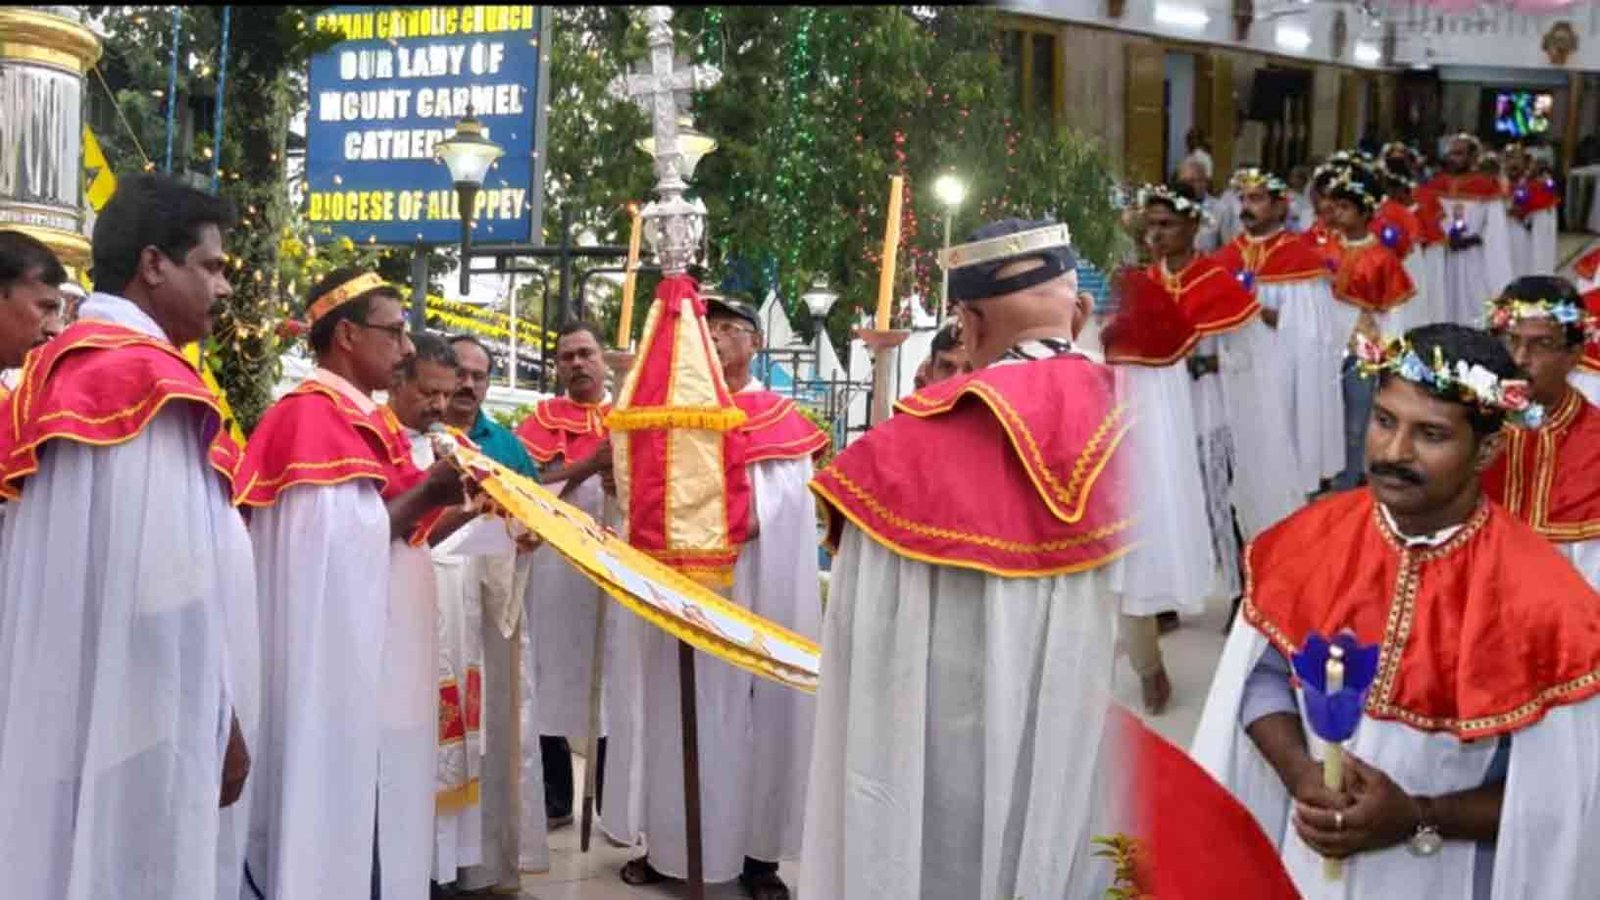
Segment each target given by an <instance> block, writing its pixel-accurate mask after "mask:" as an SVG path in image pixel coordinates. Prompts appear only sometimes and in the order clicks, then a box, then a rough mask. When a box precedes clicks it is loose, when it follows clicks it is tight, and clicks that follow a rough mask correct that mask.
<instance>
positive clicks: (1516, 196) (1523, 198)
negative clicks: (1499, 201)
mask: <svg viewBox="0 0 1600 900" xmlns="http://www.w3.org/2000/svg"><path fill="white" fill-rule="evenodd" d="M1511 202H1512V203H1515V204H1516V205H1518V206H1527V205H1528V189H1527V188H1526V187H1524V186H1522V185H1520V184H1519V185H1517V189H1516V190H1514V191H1512V192H1511Z"/></svg>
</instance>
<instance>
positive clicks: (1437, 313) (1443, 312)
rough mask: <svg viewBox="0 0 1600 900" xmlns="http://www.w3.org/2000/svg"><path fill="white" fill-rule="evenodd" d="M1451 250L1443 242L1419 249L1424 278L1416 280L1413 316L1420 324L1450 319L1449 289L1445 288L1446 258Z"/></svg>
mask: <svg viewBox="0 0 1600 900" xmlns="http://www.w3.org/2000/svg"><path fill="white" fill-rule="evenodd" d="M1449 252H1450V251H1449V250H1447V249H1445V247H1444V245H1443V244H1434V245H1433V246H1431V247H1422V248H1420V249H1419V250H1418V251H1417V253H1418V254H1419V257H1418V258H1419V260H1420V261H1421V265H1420V267H1419V268H1420V270H1421V273H1422V280H1421V281H1419V282H1416V288H1417V295H1416V296H1415V297H1413V298H1411V303H1412V304H1414V308H1413V310H1412V318H1413V321H1415V322H1417V323H1418V324H1423V325H1432V324H1433V323H1435V322H1448V321H1450V304H1449V299H1448V298H1449V291H1448V290H1447V289H1446V288H1445V279H1444V260H1445V256H1446V254H1448V253H1449ZM1408 271H1409V270H1408ZM1413 280H1414V281H1415V278H1414V277H1413Z"/></svg>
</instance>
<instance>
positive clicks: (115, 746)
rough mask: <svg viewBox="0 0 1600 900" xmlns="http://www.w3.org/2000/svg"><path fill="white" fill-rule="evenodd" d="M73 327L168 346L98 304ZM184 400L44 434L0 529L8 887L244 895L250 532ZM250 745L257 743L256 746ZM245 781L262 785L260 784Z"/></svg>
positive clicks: (2, 781)
mask: <svg viewBox="0 0 1600 900" xmlns="http://www.w3.org/2000/svg"><path fill="white" fill-rule="evenodd" d="M82 315H83V318H89V319H107V320H112V321H117V322H119V323H121V324H124V325H128V326H130V327H133V328H135V329H137V330H140V331H143V332H145V333H146V334H149V335H151V336H152V337H158V338H162V337H164V336H163V334H162V332H161V330H160V328H159V327H158V326H157V325H156V324H155V323H154V322H153V321H152V320H150V319H149V318H148V317H147V316H145V314H144V313H143V312H141V311H139V310H138V309H137V308H136V307H134V306H133V305H132V304H131V303H128V302H127V301H125V300H122V299H120V298H110V297H106V296H104V295H99V294H96V295H94V296H93V297H91V298H90V299H89V300H88V301H86V302H85V304H84V309H83V313H82ZM199 415H200V414H199V413H198V411H197V409H196V408H195V407H194V405H193V404H189V403H181V402H179V403H172V404H170V405H168V406H167V407H166V408H165V409H163V410H162V411H161V412H159V413H158V414H156V416H155V417H154V418H153V419H152V420H151V421H150V423H149V424H148V425H147V426H146V427H145V429H144V430H143V431H142V432H141V433H140V434H139V436H137V437H135V438H133V439H132V440H129V441H126V442H124V443H120V444H116V445H112V446H105V447H98V446H90V445H87V444H81V443H75V442H71V441H67V440H60V439H58V440H54V441H51V442H50V443H48V444H46V445H45V447H44V448H43V450H42V451H41V453H40V465H39V470H38V471H37V472H36V473H34V474H33V475H31V476H29V477H28V479H27V481H26V482H25V484H24V487H23V497H22V499H21V501H19V502H16V503H11V504H7V506H8V507H9V508H8V510H7V513H6V516H5V521H4V526H3V529H0V798H3V800H0V848H3V849H0V886H3V887H0V892H4V893H5V895H6V896H8V897H16V898H24V897H27V898H34V897H38V898H46V897H48V898H66V900H102V898H113V897H114V898H127V900H143V898H149V900H158V898H159V900H165V898H171V897H195V898H210V897H224V896H226V897H229V898H230V900H231V898H232V897H236V896H238V891H239V878H240V874H241V861H242V858H243V846H242V844H241V843H240V842H239V840H238V837H237V835H238V833H239V832H238V829H237V823H236V822H235V819H237V818H238V817H239V816H241V815H246V814H247V813H246V812H245V810H246V809H247V807H248V802H249V800H248V798H249V790H248V782H247V790H246V794H245V797H244V798H242V799H241V800H240V802H239V804H236V805H235V806H233V807H231V808H229V809H228V810H220V811H219V810H218V808H217V798H218V794H219V791H220V788H221V783H222V777H221V776H222V763H223V754H224V751H225V750H226V748H227V743H228V736H229V727H230V721H231V720H230V714H231V713H237V715H238V717H239V722H240V726H241V730H242V731H243V733H244V736H245V739H246V741H247V742H251V741H252V740H253V738H254V737H255V733H256V728H257V723H258V718H259V658H258V656H257V647H256V623H255V610H254V583H253V582H254V574H253V570H252V567H251V556H250V542H249V537H248V535H247V534H246V532H245V529H244V522H243V520H242V519H240V517H239V514H238V512H237V511H236V510H235V509H234V508H233V506H232V503H231V501H230V497H229V492H228V488H227V486H226V485H225V483H224V482H223V481H222V480H221V479H220V478H219V477H218V475H217V473H216V471H215V470H214V469H213V468H212V467H211V464H210V462H209V460H208V457H207V448H206V446H205V444H204V443H203V440H202V437H201V432H200V427H199V424H200V419H199ZM249 749H250V750H251V752H252V754H253V753H254V752H255V750H256V748H255V745H254V743H253V742H252V743H250V745H249ZM250 777H251V779H252V780H253V779H254V778H255V775H254V773H252V774H251V776H250Z"/></svg>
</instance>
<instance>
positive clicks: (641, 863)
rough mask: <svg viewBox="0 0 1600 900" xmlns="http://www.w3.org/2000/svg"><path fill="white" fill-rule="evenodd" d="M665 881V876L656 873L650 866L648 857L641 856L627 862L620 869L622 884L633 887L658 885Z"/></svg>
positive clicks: (653, 867)
mask: <svg viewBox="0 0 1600 900" xmlns="http://www.w3.org/2000/svg"><path fill="white" fill-rule="evenodd" d="M666 880H667V876H665V875H663V874H661V873H660V872H657V871H656V868H655V866H652V865H650V857H648V856H641V857H639V858H638V859H630V860H628V863H627V865H624V866H623V867H622V883H623V884H626V885H631V886H633V887H644V886H645V885H647V884H660V883H661V882H663V881H666Z"/></svg>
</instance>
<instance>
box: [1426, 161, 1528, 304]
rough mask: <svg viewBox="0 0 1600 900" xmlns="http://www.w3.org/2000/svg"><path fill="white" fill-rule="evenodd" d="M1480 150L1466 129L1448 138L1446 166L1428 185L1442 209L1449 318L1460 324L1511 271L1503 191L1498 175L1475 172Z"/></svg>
mask: <svg viewBox="0 0 1600 900" xmlns="http://www.w3.org/2000/svg"><path fill="white" fill-rule="evenodd" d="M1481 152H1482V145H1481V144H1480V143H1479V142H1478V139H1477V138H1475V137H1473V136H1472V135H1470V134H1458V135H1456V136H1455V137H1453V138H1451V139H1450V142H1449V144H1448V145H1447V149H1446V150H1445V154H1444V171H1443V172H1440V173H1439V174H1438V175H1436V176H1434V178H1433V180H1432V181H1429V182H1428V184H1427V186H1426V187H1427V191H1428V192H1429V193H1430V194H1432V195H1433V196H1435V197H1437V198H1438V199H1439V202H1440V204H1442V208H1443V219H1442V225H1443V227H1444V230H1445V240H1446V243H1445V247H1446V249H1447V251H1448V252H1447V253H1446V254H1445V262H1444V278H1445V297H1446V301H1445V308H1446V310H1447V312H1448V315H1449V319H1448V321H1451V322H1456V323H1459V324H1462V325H1470V324H1474V323H1476V322H1477V321H1478V320H1479V319H1480V318H1481V317H1482V314H1483V304H1484V303H1485V302H1486V301H1488V300H1489V299H1490V298H1491V297H1493V296H1494V293H1495V291H1496V290H1498V288H1499V286H1500V285H1504V284H1506V283H1507V282H1509V281H1510V280H1511V278H1512V274H1513V273H1512V271H1511V233H1510V231H1508V230H1507V223H1506V197H1505V192H1504V191H1503V190H1502V189H1501V186H1500V179H1499V178H1498V177H1496V176H1493V175H1485V174H1483V173H1481V172H1478V171H1476V169H1477V162H1478V156H1479V154H1480V153H1481Z"/></svg>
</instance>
